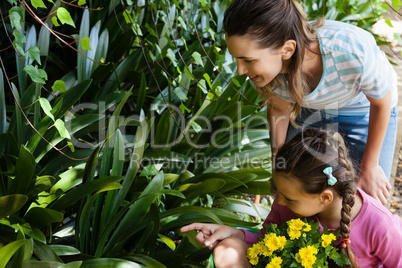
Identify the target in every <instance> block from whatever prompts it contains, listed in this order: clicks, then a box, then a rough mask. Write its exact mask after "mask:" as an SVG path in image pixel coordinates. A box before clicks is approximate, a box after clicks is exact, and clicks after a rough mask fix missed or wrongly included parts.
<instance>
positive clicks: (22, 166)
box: [9, 145, 35, 194]
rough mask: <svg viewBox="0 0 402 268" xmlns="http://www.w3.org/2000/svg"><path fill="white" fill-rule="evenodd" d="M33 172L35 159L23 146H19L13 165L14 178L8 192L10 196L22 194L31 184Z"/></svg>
mask: <svg viewBox="0 0 402 268" xmlns="http://www.w3.org/2000/svg"><path fill="white" fill-rule="evenodd" d="M34 172H35V158H34V156H33V155H32V153H31V152H30V151H29V150H28V149H27V148H26V147H25V146H24V145H21V148H20V152H19V155H18V159H17V163H16V164H15V170H14V173H15V178H14V181H13V183H12V184H11V187H10V191H9V192H10V193H11V194H24V193H25V192H26V191H27V189H28V188H29V185H30V184H31V182H32V178H33V176H34Z"/></svg>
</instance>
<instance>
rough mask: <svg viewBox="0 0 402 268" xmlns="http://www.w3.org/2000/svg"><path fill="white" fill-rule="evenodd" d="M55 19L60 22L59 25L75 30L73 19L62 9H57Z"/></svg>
mask: <svg viewBox="0 0 402 268" xmlns="http://www.w3.org/2000/svg"><path fill="white" fill-rule="evenodd" d="M57 18H58V19H59V20H60V22H61V24H68V25H71V26H73V27H74V28H75V24H74V21H73V19H72V18H71V15H70V12H68V10H67V9H65V8H64V7H59V8H58V9H57Z"/></svg>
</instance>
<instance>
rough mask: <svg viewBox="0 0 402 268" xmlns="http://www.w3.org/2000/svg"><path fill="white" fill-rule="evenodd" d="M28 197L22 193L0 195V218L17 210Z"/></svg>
mask: <svg viewBox="0 0 402 268" xmlns="http://www.w3.org/2000/svg"><path fill="white" fill-rule="evenodd" d="M27 200H28V197H27V196H26V195H22V194H13V195H6V196H2V197H0V219H2V218H5V217H7V216H9V215H12V214H14V213H15V212H17V211H18V210H19V209H20V208H22V206H23V205H24V204H25V203H26V202H27Z"/></svg>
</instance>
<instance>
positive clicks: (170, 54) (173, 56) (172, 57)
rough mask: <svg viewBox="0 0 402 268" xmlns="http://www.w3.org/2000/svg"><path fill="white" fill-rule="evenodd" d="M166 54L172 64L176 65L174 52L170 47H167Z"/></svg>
mask: <svg viewBox="0 0 402 268" xmlns="http://www.w3.org/2000/svg"><path fill="white" fill-rule="evenodd" d="M167 56H168V58H169V59H170V60H171V61H172V63H173V66H174V67H176V66H177V60H176V54H175V53H174V52H173V50H172V49H170V48H168V50H167Z"/></svg>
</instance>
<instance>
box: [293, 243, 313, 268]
mask: <svg viewBox="0 0 402 268" xmlns="http://www.w3.org/2000/svg"><path fill="white" fill-rule="evenodd" d="M317 253H318V249H316V248H315V247H314V246H307V247H304V248H301V249H300V250H299V253H296V256H295V257H296V261H297V262H298V263H301V264H302V265H303V267H305V268H310V267H312V265H313V264H314V263H315V261H316V260H317V257H316V256H315V254H317Z"/></svg>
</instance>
